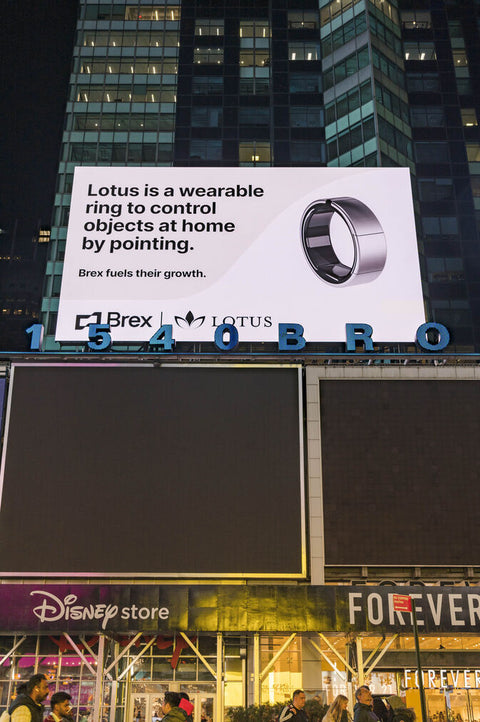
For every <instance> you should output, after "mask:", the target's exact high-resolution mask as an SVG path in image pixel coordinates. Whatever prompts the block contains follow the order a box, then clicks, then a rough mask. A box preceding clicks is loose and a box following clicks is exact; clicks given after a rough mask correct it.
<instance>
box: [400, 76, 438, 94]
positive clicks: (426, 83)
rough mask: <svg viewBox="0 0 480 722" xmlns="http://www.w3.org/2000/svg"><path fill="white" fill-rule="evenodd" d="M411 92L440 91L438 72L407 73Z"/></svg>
mask: <svg viewBox="0 0 480 722" xmlns="http://www.w3.org/2000/svg"><path fill="white" fill-rule="evenodd" d="M407 89H408V91H409V93H422V92H423V93H435V92H439V91H440V76H439V75H438V74H437V73H407Z"/></svg>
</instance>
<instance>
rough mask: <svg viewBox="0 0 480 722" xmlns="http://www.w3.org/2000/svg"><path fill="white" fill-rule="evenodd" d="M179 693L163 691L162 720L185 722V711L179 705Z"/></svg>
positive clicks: (163, 721) (165, 721)
mask: <svg viewBox="0 0 480 722" xmlns="http://www.w3.org/2000/svg"><path fill="white" fill-rule="evenodd" d="M179 704H180V695H179V694H177V692H165V697H164V699H163V704H162V712H163V717H162V722H185V713H184V711H183V710H182V709H180V707H179V706H178V705H179Z"/></svg>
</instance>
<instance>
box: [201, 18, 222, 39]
mask: <svg viewBox="0 0 480 722" xmlns="http://www.w3.org/2000/svg"><path fill="white" fill-rule="evenodd" d="M223 33H224V21H223V20H216V19H215V18H206V19H205V20H196V21H195V35H202V36H203V35H216V36H217V37H219V36H221V35H223Z"/></svg>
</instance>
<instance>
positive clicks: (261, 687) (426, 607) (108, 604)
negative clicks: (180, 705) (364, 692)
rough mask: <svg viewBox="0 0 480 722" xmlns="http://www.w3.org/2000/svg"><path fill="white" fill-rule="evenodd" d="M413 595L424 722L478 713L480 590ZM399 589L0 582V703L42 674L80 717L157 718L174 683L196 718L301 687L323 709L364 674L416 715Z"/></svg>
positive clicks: (217, 720)
mask: <svg viewBox="0 0 480 722" xmlns="http://www.w3.org/2000/svg"><path fill="white" fill-rule="evenodd" d="M395 591H396V592H398V591H401V589H399V588H396V589H395ZM404 591H405V593H406V592H410V591H411V589H405V590H404ZM415 594H416V597H417V610H418V621H419V625H420V626H421V629H422V632H421V635H422V637H421V640H420V645H421V649H422V668H423V680H424V686H425V688H426V694H427V704H428V714H429V718H430V719H431V720H432V722H442V720H445V722H447V720H448V721H449V722H460V718H461V722H474V720H475V721H477V720H480V621H479V617H480V594H478V593H477V591H476V590H475V588H474V587H473V588H446V587H443V588H442V587H423V588H421V589H420V591H419V592H418V593H417V592H416V593H415ZM391 597H392V589H391V588H387V587H363V588H362V587H349V586H338V587H334V586H309V585H258V584H257V585H256V584H251V585H250V584H237V585H235V584H228V585H212V586H206V585H202V584H198V585H186V584H175V583H171V584H164V585H161V586H158V585H153V584H152V585H126V584H125V585H120V584H119V585H95V584H94V583H92V584H80V585H45V584H4V585H0V629H1V630H2V633H1V635H0V646H1V650H0V654H1V657H0V659H1V661H0V704H1V707H2V708H5V707H6V706H7V704H8V703H9V700H10V699H11V698H12V696H14V694H15V688H16V685H17V684H18V682H19V681H24V680H26V679H28V678H29V677H30V676H31V675H32V674H34V673H36V672H42V673H44V674H46V676H47V678H48V680H49V682H50V688H51V691H52V692H53V691H57V690H59V689H62V690H66V691H68V692H69V693H70V694H71V695H72V697H73V701H74V704H75V711H76V720H77V722H86V720H87V719H88V720H90V722H99V720H103V721H104V722H157V720H158V718H159V713H160V702H161V699H162V696H163V694H164V692H165V691H166V690H167V689H168V690H174V691H179V692H180V691H183V692H187V693H188V694H189V696H190V697H191V699H192V701H193V702H194V703H195V714H194V722H223V720H224V719H225V718H226V717H228V711H229V709H230V708H232V707H243V706H246V705H250V704H266V703H270V704H275V703H284V702H285V701H286V700H288V699H289V698H290V696H291V693H292V691H293V690H294V689H295V688H297V687H303V688H304V689H305V691H306V693H307V696H308V697H309V698H316V699H317V700H318V701H320V702H321V703H324V704H327V703H330V702H331V701H332V700H333V699H334V698H335V696H336V695H337V694H339V693H342V694H347V695H348V696H349V698H350V699H351V700H352V693H353V691H354V689H355V687H356V686H358V685H360V684H363V683H368V684H369V685H370V687H371V689H372V691H373V693H374V694H379V695H382V696H388V695H389V694H400V695H401V696H403V697H404V698H405V699H406V703H407V705H408V706H412V707H414V708H415V709H416V710H417V713H418V716H420V715H419V712H420V710H419V692H418V678H416V676H415V674H416V661H415V653H414V647H413V638H412V629H411V626H412V625H411V619H410V616H411V615H410V613H408V612H397V611H395V610H394V609H393V607H392V604H391ZM460 630H461V631H460Z"/></svg>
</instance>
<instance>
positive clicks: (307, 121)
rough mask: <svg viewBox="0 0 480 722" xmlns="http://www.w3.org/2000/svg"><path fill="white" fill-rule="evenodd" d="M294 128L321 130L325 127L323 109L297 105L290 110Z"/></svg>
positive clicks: (291, 123)
mask: <svg viewBox="0 0 480 722" xmlns="http://www.w3.org/2000/svg"><path fill="white" fill-rule="evenodd" d="M290 125H291V127H292V128H320V127H321V126H323V108H318V107H315V106H312V105H297V106H292V107H291V108H290Z"/></svg>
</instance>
